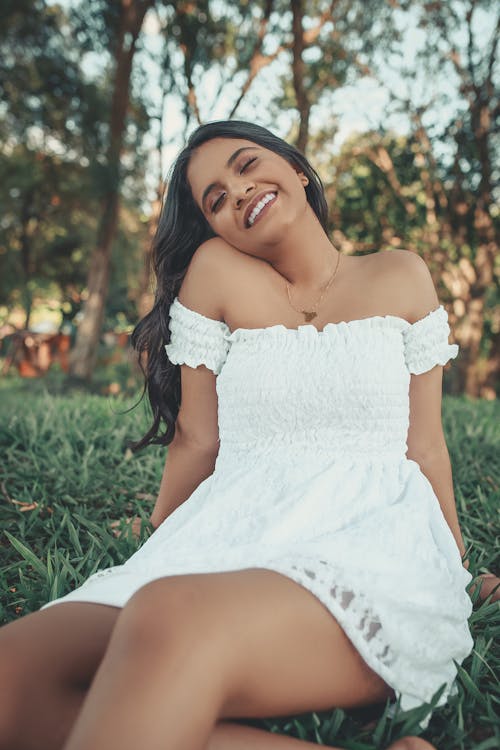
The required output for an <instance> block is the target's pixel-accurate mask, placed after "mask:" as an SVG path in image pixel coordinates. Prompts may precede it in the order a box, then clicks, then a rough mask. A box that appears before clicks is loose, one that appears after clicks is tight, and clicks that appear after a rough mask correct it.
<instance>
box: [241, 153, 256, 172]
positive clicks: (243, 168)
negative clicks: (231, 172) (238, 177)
mask: <svg viewBox="0 0 500 750" xmlns="http://www.w3.org/2000/svg"><path fill="white" fill-rule="evenodd" d="M256 159H257V157H256V156H254V157H253V158H252V159H249V160H248V161H246V162H245V163H244V164H243V166H242V168H241V169H240V174H243V172H244V171H245V169H246V168H247V167H248V166H250V164H252V162H254V161H256Z"/></svg>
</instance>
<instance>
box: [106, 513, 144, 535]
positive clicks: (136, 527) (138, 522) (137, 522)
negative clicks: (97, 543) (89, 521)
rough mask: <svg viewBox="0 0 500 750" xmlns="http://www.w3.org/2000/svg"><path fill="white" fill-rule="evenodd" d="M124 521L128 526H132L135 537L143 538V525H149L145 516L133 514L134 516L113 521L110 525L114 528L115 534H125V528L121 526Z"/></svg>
mask: <svg viewBox="0 0 500 750" xmlns="http://www.w3.org/2000/svg"><path fill="white" fill-rule="evenodd" d="M123 521H125V525H126V526H131V527H132V528H131V532H132V536H133V537H134V538H135V539H140V538H141V529H142V527H143V524H144V525H146V527H147V521H145V519H144V518H141V517H140V516H133V517H132V518H126V519H118V520H117V521H112V522H111V523H110V527H111V528H112V529H113V536H116V537H120V536H122V535H123V533H124V530H123V529H121V528H120V526H121V525H122V523H123Z"/></svg>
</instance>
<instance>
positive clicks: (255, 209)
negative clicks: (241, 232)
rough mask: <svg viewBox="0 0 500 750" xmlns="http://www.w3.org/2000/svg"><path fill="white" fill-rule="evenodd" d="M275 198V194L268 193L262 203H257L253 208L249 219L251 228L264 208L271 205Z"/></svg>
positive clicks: (261, 200)
mask: <svg viewBox="0 0 500 750" xmlns="http://www.w3.org/2000/svg"><path fill="white" fill-rule="evenodd" d="M274 197H275V193H267V194H266V195H265V196H264V197H263V198H261V199H260V201H259V202H258V203H257V205H256V206H254V207H253V209H252V213H251V214H250V216H249V217H248V224H249V226H252V224H253V223H254V221H255V219H256V218H257V216H258V215H259V214H260V212H261V211H262V209H263V208H264V206H265V205H266V204H267V203H269V201H272V199H273V198H274Z"/></svg>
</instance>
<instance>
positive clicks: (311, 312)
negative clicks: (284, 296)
mask: <svg viewBox="0 0 500 750" xmlns="http://www.w3.org/2000/svg"><path fill="white" fill-rule="evenodd" d="M332 250H333V246H332ZM337 253H338V255H337V265H336V266H335V271H334V272H333V273H332V275H331V276H330V279H329V280H328V283H327V285H326V287H325V288H324V289H323V291H322V292H321V294H320V296H319V297H318V299H317V300H316V302H315V303H314V305H313V308H312V310H298V309H297V308H296V307H294V305H293V304H292V299H291V297H290V285H289V283H288V281H287V282H286V291H287V293H288V301H289V303H290V307H292V308H293V309H294V310H295V312H298V313H302V315H303V316H304V318H305V320H306V323H309V321H311V320H313V318H315V317H316V316H317V314H318V305H319V303H320V302H321V300H322V299H323V297H324V295H325V294H326V293H327V291H328V290H329V288H330V285H331V283H332V281H333V279H334V278H335V274H336V273H337V270H338V267H339V264H340V253H339V252H338V251H337Z"/></svg>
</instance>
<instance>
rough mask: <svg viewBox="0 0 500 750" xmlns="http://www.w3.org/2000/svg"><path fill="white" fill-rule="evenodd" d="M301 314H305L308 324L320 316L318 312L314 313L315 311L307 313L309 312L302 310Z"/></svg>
mask: <svg viewBox="0 0 500 750" xmlns="http://www.w3.org/2000/svg"><path fill="white" fill-rule="evenodd" d="M301 312H302V313H303V315H304V317H305V319H306V322H307V323H309V321H310V320H312V319H313V318H315V317H316V316H317V314H318V313H317V312H314V311H312V312H307V310H301Z"/></svg>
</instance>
